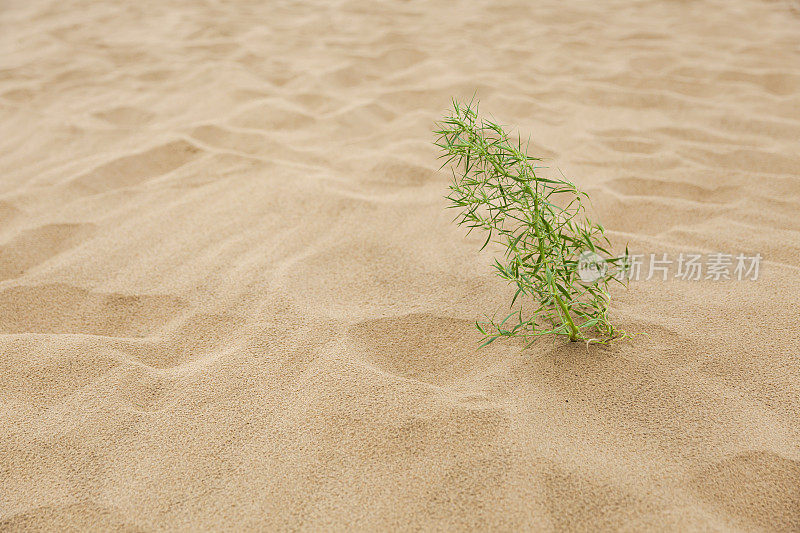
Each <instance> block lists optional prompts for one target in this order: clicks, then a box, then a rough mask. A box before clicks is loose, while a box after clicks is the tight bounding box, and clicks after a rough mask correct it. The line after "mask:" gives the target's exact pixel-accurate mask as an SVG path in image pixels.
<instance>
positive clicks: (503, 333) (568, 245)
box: [435, 100, 628, 345]
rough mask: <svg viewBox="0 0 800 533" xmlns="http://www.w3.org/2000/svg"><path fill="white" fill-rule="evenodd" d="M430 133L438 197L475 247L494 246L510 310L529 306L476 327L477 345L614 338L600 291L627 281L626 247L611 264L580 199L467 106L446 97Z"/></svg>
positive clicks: (604, 239)
mask: <svg viewBox="0 0 800 533" xmlns="http://www.w3.org/2000/svg"><path fill="white" fill-rule="evenodd" d="M435 133H436V134H437V135H438V139H437V141H436V145H437V146H438V147H440V148H441V149H442V151H443V154H442V157H443V158H445V159H446V161H445V163H444V164H443V165H442V167H445V166H447V165H448V164H451V168H452V172H453V179H452V183H451V185H450V194H449V195H448V196H447V199H448V200H449V201H450V205H449V207H451V208H455V209H458V210H459V214H458V216H457V217H456V222H457V223H458V224H459V225H463V226H466V227H468V228H469V231H468V232H467V233H469V232H471V231H472V230H474V229H476V228H479V229H481V230H484V231H485V232H486V233H487V236H486V241H485V242H484V244H483V246H482V247H481V250H482V249H483V248H485V247H486V245H487V244H489V242H490V241H494V242H497V243H499V244H500V245H502V247H503V248H504V251H505V252H504V258H503V261H502V262H501V261H499V260H498V259H495V264H494V266H495V268H496V270H497V273H498V275H500V277H502V278H504V279H506V280H508V281H509V282H510V283H512V284H515V285H516V293H515V295H514V298H513V300H512V301H511V308H513V307H514V303H515V302H516V301H517V299H518V297H520V296H522V297H523V299H521V300H520V302H522V303H523V306H524V305H525V304H524V301H523V300H525V301H527V300H528V299H527V298H524V297H532V299H533V300H534V304H533V308H532V309H529V310H528V311H527V312H526V311H524V310H523V307H520V308H519V309H517V310H514V311H512V312H511V313H510V314H509V315H508V316H506V317H505V319H503V320H501V321H499V322H497V321H495V320H494V318H492V319H489V321H488V322H483V323H481V322H476V323H475V325H476V327H477V328H478V330H479V331H480V332H481V333H482V334H483V335H484V336H485V337H486V341H485V342H484V344H483V345H486V344H488V343H490V342H492V341H494V340H496V339H497V338H499V337H522V338H524V339H526V340H528V341H530V342H532V341H534V340H535V339H536V338H538V337H539V336H542V335H549V334H553V335H563V336H567V337H568V338H569V340H570V341H578V340H582V341H586V342H602V343H607V342H610V340H611V339H613V338H616V337H619V336H621V333H620V332H619V331H618V330H617V329H616V328H615V327H614V326H613V325H612V324H611V322H610V321H609V317H608V306H609V301H610V297H609V292H608V287H609V283H610V282H612V281H613V280H616V281H619V282H620V283H623V284H624V283H625V282H626V281H627V275H626V268H625V266H626V265H627V258H628V250H627V247H626V249H625V254H624V255H621V256H616V257H614V256H612V254H611V253H610V252H609V251H608V248H610V246H609V240H608V238H607V237H606V236H605V232H604V229H603V227H602V226H601V225H600V224H597V223H594V222H592V221H591V220H589V219H588V218H587V217H586V214H585V209H584V206H583V203H582V200H584V199H587V198H588V196H587V195H586V193H584V192H582V191H580V190H578V188H577V187H576V186H575V185H574V184H573V183H571V182H570V181H567V180H566V179H559V178H544V177H542V176H540V175H537V172H536V171H537V170H540V169H542V168H543V167H539V166H534V165H535V164H536V162H537V161H541V159H539V158H536V157H531V156H529V155H528V154H527V148H528V143H525V144H523V142H522V139H521V138H520V137H519V136H517V137H516V139H514V140H512V139H511V138H510V136H509V135H508V134H507V133H506V132H505V131H504V130H503V128H502V126H500V125H499V124H498V123H496V122H493V121H491V120H488V119H486V118H482V117H481V116H479V114H478V104H477V102H474V101H472V102H469V103H466V104H462V103H459V102H458V101H455V100H454V101H453V109H452V111H451V112H450V113H449V114H448V115H447V116H445V117H444V119H443V120H442V121H440V122H438V123H437V129H436V131H435ZM540 174H541V172H540ZM600 254H603V256H601V255H600ZM582 274H583V275H582ZM587 274H588V275H587Z"/></svg>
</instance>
